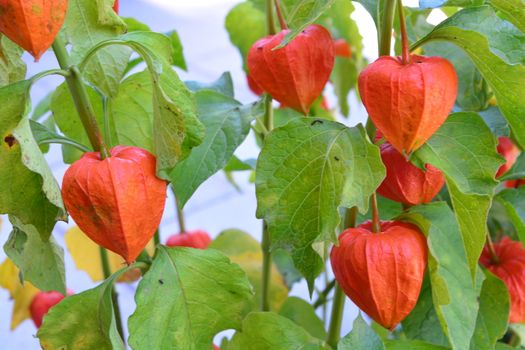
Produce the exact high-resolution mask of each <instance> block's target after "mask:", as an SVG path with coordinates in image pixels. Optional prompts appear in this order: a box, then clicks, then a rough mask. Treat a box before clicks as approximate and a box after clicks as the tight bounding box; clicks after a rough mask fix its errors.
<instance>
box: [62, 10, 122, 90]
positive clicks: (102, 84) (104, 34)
mask: <svg viewBox="0 0 525 350" xmlns="http://www.w3.org/2000/svg"><path fill="white" fill-rule="evenodd" d="M102 1H103V0H98V1H93V0H69V2H68V4H69V6H68V11H67V17H66V21H65V22H64V25H63V27H62V33H63V34H64V35H65V36H66V38H67V40H68V42H69V43H71V44H72V45H73V46H72V49H71V59H72V61H73V63H75V64H77V63H79V62H80V61H82V59H83V58H84V56H85V54H86V53H87V52H88V51H89V50H90V49H91V48H92V47H93V46H95V45H97V44H99V43H100V42H102V41H104V40H107V39H110V38H114V37H116V36H117V35H118V34H121V33H123V32H124V31H125V30H126V25H125V23H124V22H123V21H122V20H121V19H120V17H119V16H117V15H116V14H115V13H114V12H113V11H111V10H109V9H108V10H106V11H104V8H103V6H102V3H101V2H102ZM105 2H107V3H108V4H109V1H105ZM110 7H111V6H109V8H110ZM130 54H131V50H130V49H129V48H127V47H123V46H114V47H107V48H104V49H102V50H100V51H98V52H97V53H96V54H95V57H93V59H92V60H91V61H90V63H89V64H88V65H87V66H86V67H85V69H83V70H82V74H83V75H84V76H85V77H86V78H87V79H88V81H89V82H90V83H91V84H93V85H94V86H96V87H97V88H98V89H99V90H100V91H102V92H103V93H104V94H105V95H106V96H115V95H116V93H117V91H118V86H119V83H120V80H121V79H122V76H123V74H124V71H125V69H126V66H127V63H128V59H129V57H130Z"/></svg>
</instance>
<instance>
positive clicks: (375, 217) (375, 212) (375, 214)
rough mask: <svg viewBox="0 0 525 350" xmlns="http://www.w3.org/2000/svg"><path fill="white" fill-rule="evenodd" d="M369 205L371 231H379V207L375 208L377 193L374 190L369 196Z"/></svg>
mask: <svg viewBox="0 0 525 350" xmlns="http://www.w3.org/2000/svg"><path fill="white" fill-rule="evenodd" d="M370 205H371V206H372V232H374V233H379V232H381V221H380V220H379V209H378V208H377V194H376V193H375V192H374V194H372V196H371V197H370Z"/></svg>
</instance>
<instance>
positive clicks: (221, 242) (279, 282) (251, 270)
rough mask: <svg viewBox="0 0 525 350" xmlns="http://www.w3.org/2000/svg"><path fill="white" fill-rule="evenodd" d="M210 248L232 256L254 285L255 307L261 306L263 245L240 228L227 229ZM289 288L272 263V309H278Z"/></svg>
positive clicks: (270, 302)
mask: <svg viewBox="0 0 525 350" xmlns="http://www.w3.org/2000/svg"><path fill="white" fill-rule="evenodd" d="M209 248H212V249H217V250H219V251H221V252H223V253H224V254H226V255H227V256H228V258H230V260H231V261H232V262H233V263H236V264H238V265H239V266H240V267H241V268H242V269H243V270H244V272H246V276H247V277H248V280H249V281H250V284H251V285H252V286H253V289H254V291H255V295H254V296H253V309H254V310H260V308H261V300H262V296H261V291H262V262H263V255H262V251H261V245H260V244H259V242H257V240H255V239H254V238H253V237H252V236H250V235H249V234H248V233H246V232H243V231H240V230H225V231H223V232H221V233H220V234H219V235H218V236H217V238H215V239H214V240H213V242H212V243H211V244H210V246H209ZM287 296H288V288H287V286H286V284H285V283H284V279H283V276H281V274H280V273H279V270H277V268H276V267H275V265H273V264H272V268H271V271H270V288H269V291H268V301H269V304H270V309H271V310H272V311H278V310H279V309H280V308H281V306H282V304H283V302H284V300H285V299H286V297H287Z"/></svg>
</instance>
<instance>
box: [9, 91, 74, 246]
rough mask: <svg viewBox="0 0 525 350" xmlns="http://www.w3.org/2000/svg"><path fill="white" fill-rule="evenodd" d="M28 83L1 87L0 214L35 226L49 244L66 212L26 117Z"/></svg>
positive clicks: (58, 189) (55, 183) (56, 185)
mask: <svg viewBox="0 0 525 350" xmlns="http://www.w3.org/2000/svg"><path fill="white" fill-rule="evenodd" d="M29 86H30V82H29V81H21V82H18V83H15V84H12V85H8V86H6V87H3V88H0V105H1V106H2V118H0V137H1V138H0V142H1V145H0V164H2V166H1V167H0V179H1V181H0V194H1V195H0V213H1V214H9V215H11V216H14V217H16V218H17V219H18V220H19V221H20V222H21V223H22V224H24V225H33V226H34V227H35V229H36V230H37V231H38V233H39V234H40V237H41V239H42V240H44V241H46V240H48V239H49V236H50V235H51V231H52V229H53V227H54V226H55V222H56V220H65V218H66V213H65V209H64V204H63V202H62V196H61V194H60V188H59V187H58V184H57V182H56V180H55V178H54V177H53V174H52V173H51V170H50V169H49V167H48V165H47V163H46V161H45V159H44V156H43V155H42V153H41V152H40V149H39V148H38V145H37V143H36V142H35V140H34V139H33V136H32V134H31V129H30V127H29V121H28V119H27V117H26V112H27V111H28V108H27V103H28V101H29V92H28V89H29Z"/></svg>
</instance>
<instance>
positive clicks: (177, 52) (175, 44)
mask: <svg viewBox="0 0 525 350" xmlns="http://www.w3.org/2000/svg"><path fill="white" fill-rule="evenodd" d="M168 37H169V38H170V40H171V48H172V50H173V57H172V62H173V64H174V65H175V66H177V67H179V68H182V69H184V70H187V69H188V67H187V66H186V60H185V59H184V52H183V47H182V43H181V41H180V37H179V34H178V33H177V32H176V31H175V30H173V31H171V32H169V33H168Z"/></svg>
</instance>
